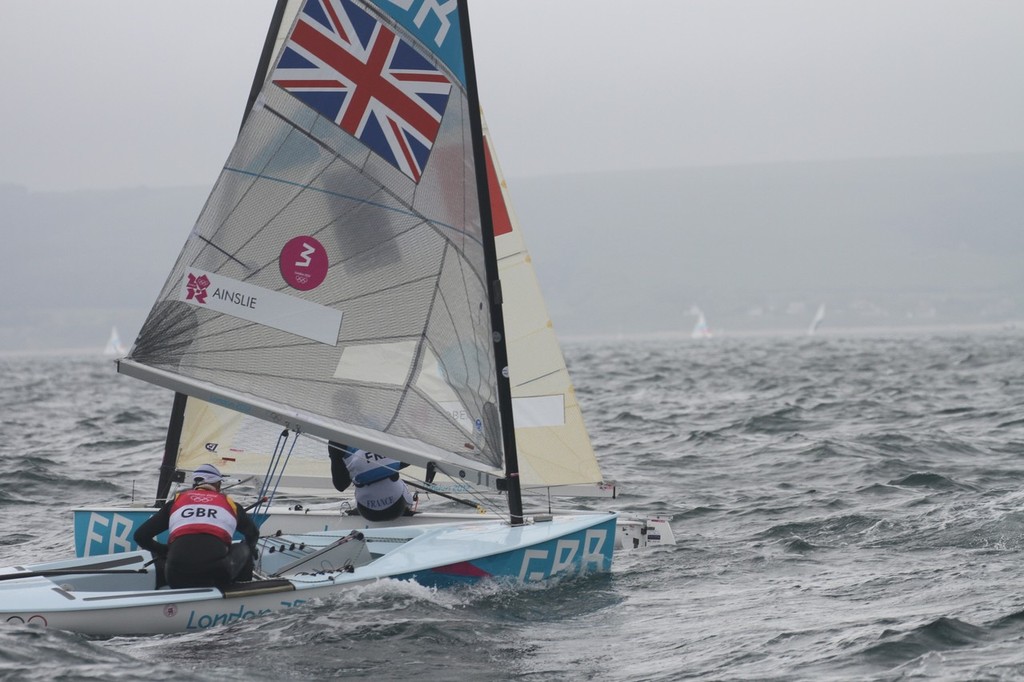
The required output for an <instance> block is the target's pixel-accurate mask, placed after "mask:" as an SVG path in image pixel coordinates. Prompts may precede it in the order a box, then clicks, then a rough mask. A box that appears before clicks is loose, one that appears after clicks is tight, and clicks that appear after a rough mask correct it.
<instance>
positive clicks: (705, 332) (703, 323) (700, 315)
mask: <svg viewBox="0 0 1024 682" xmlns="http://www.w3.org/2000/svg"><path fill="white" fill-rule="evenodd" d="M690 314H691V315H696V316H697V322H696V323H695V324H694V325H693V331H692V332H690V338H694V339H708V338H711V329H709V328H708V321H707V318H706V317H704V311H703V310H701V309H700V308H698V307H697V306H693V307H692V308H690Z"/></svg>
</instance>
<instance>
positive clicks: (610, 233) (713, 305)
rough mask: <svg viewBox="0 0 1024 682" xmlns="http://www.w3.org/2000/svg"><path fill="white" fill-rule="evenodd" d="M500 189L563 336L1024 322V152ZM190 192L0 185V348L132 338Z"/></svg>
mask: <svg viewBox="0 0 1024 682" xmlns="http://www.w3.org/2000/svg"><path fill="white" fill-rule="evenodd" d="M509 185H510V190H511V192H512V198H513V202H514V205H515V209H516V211H517V213H518V214H519V218H520V221H521V222H522V224H523V230H524V233H525V236H526V240H527V244H528V246H529V248H530V251H531V254H532V255H533V259H534V263H535V265H536V266H537V270H538V273H539V276H540V279H541V284H542V287H543V289H544V293H545V297H546V299H547V302H548V305H549V308H550V310H551V314H552V318H553V319H554V322H555V326H556V329H557V330H558V332H559V333H560V334H562V335H566V336H572V335H589V334H617V333H654V332H679V333H685V332H687V331H688V330H689V328H690V327H691V326H692V325H693V322H694V318H693V317H692V316H690V315H689V310H690V308H691V307H692V306H693V305H699V306H700V307H701V308H702V309H703V310H704V311H705V313H706V314H707V317H708V322H709V324H710V326H711V328H712V330H713V331H715V330H719V331H725V332H730V331H733V332H740V331H767V330H774V331H790V332H792V333H801V332H802V331H803V330H805V329H806V328H807V325H808V324H809V323H810V320H811V317H812V316H813V314H814V311H815V310H816V309H817V307H818V305H819V303H822V302H824V303H826V304H827V309H828V315H827V318H826V321H825V323H824V324H823V325H822V328H821V329H822V331H823V332H824V331H827V330H828V329H829V327H830V326H831V327H833V328H835V327H865V326H906V325H914V324H927V325H947V324H948V325H955V324H1002V323H1009V322H1013V321H1016V320H1024V308H1022V303H1021V301H1022V300H1024V268H1022V267H1021V264H1022V263H1024V225H1022V222H1024V193H1022V192H1021V190H1020V188H1021V187H1024V154H1007V155H986V156H963V157H938V158H928V159H898V160H865V161H837V162H827V163H826V162H822V163H800V164H778V165H771V164H766V165H757V166H741V167H717V168H693V169H678V170H665V171H644V172H628V173H626V172H623V173H595V174H580V175H564V176H552V177H543V178H510V179H509ZM207 193H208V188H205V187H184V188H163V189H153V188H130V189H123V190H116V191H104V192H97V191H90V192H67V193H47V192H31V191H27V190H25V189H24V188H20V187H16V186H11V185H0V216H2V221H3V222H2V225H3V235H4V241H5V245H4V253H5V254H6V256H7V257H6V259H5V261H6V262H5V264H4V268H2V269H0V272H2V274H0V285H2V286H0V350H29V349H52V348H66V347H95V348H97V350H99V349H101V348H102V346H103V344H104V343H105V341H106V337H107V335H108V333H109V331H110V327H111V325H117V326H118V327H119V328H120V329H121V332H122V336H124V337H125V339H126V340H130V339H131V338H133V337H134V334H135V332H136V331H137V329H138V327H139V325H141V323H142V318H143V317H144V315H145V313H146V311H147V310H148V308H149V306H150V305H151V303H152V302H153V300H154V298H155V297H156V294H157V291H158V290H159V288H160V286H161V285H162V284H163V282H164V279H165V277H166V276H167V273H168V271H169V270H170V267H171V265H172V264H173V261H174V259H175V257H176V256H177V253H178V250H179V249H180V247H181V245H182V244H183V243H184V240H185V238H186V236H187V234H188V232H189V230H190V229H191V226H192V224H193V222H194V221H195V218H196V216H197V215H198V213H199V210H200V209H201V207H202V205H203V202H204V201H205V199H206V196H207Z"/></svg>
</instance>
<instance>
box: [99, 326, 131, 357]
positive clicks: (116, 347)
mask: <svg viewBox="0 0 1024 682" xmlns="http://www.w3.org/2000/svg"><path fill="white" fill-rule="evenodd" d="M127 352H128V349H127V348H125V346H124V344H123V343H122V342H121V336H120V335H119V334H118V333H117V327H111V328H110V338H109V339H107V346H106V348H104V349H103V354H104V355H109V356H110V357H118V358H120V357H124V355H125V354H126V353H127Z"/></svg>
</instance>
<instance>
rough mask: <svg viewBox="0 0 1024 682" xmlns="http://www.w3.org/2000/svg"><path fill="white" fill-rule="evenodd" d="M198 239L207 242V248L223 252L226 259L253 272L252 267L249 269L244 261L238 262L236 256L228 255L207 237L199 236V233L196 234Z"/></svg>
mask: <svg viewBox="0 0 1024 682" xmlns="http://www.w3.org/2000/svg"><path fill="white" fill-rule="evenodd" d="M196 239H199V240H200V241H203V242H206V244H207V246H212V247H213V248H215V249H217V250H218V251H220V252H221V253H222V254H224V256H225V257H226V258H227V259H228V260H233V261H235V262H236V263H238V264H239V265H241V266H242V267H243V268H245V269H246V270H251V268H250V267H249V266H248V265H246V264H245V263H243V262H242V261H240V260H238V258H236V257H235V256H234V255H232V254H230V253H228V252H227V251H225V250H224V249H222V248H221V247H219V246H217V245H216V244H214V243H213V242H212V241H210V240H209V239H207V238H206V237H204V236H203V235H201V234H199V233H198V232H197V233H196Z"/></svg>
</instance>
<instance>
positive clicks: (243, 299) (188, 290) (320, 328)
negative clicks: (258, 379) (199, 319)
mask: <svg viewBox="0 0 1024 682" xmlns="http://www.w3.org/2000/svg"><path fill="white" fill-rule="evenodd" d="M179 295H180V297H181V300H182V301H184V302H185V303H190V304H192V305H194V306H196V307H197V308H209V309H210V310H215V311H216V312H218V313H224V314H225V315H231V316H233V317H238V318H241V319H243V320H248V321H249V322H256V323H258V324H262V325H266V326H268V327H273V328H274V329H280V330H281V331H285V332H289V333H291V334H296V335H298V336H302V337H304V338H307V339H312V340H314V341H319V342H320V343H326V344H328V345H331V346H336V345H338V333H339V332H340V331H341V316H342V313H341V311H340V310H335V309H334V308H328V307H327V306H322V305H320V304H318V303H313V302H311V301H307V300H304V299H301V298H296V297H294V296H289V295H288V294H282V293H281V292H279V291H272V290H270V289H264V288H263V287H258V286H254V285H252V284H247V283H245V282H240V281H238V280H236V279H231V278H229V277H224V276H223V275H216V274H213V273H211V272H205V271H203V270H196V269H192V268H190V269H189V270H188V271H186V273H185V276H184V277H183V278H182V280H181V289H180V292H179Z"/></svg>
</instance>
